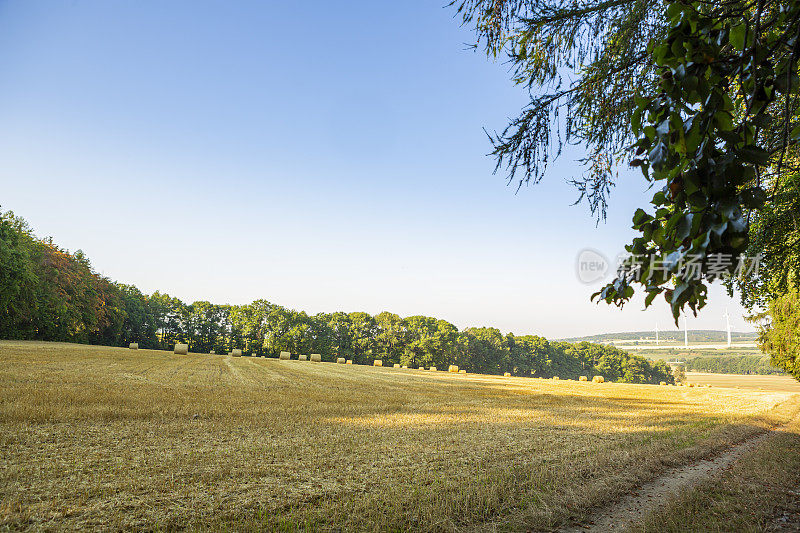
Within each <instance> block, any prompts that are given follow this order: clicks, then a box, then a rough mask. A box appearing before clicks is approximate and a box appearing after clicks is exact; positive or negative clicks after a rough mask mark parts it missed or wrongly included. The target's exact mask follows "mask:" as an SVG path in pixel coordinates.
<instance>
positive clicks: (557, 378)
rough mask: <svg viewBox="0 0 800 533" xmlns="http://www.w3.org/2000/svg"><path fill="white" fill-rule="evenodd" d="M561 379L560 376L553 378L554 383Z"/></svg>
mask: <svg viewBox="0 0 800 533" xmlns="http://www.w3.org/2000/svg"><path fill="white" fill-rule="evenodd" d="M559 379H561V378H560V377H558V376H553V381H558V380H559Z"/></svg>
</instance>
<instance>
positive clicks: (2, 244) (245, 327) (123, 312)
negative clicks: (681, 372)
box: [0, 212, 672, 383]
mask: <svg viewBox="0 0 800 533" xmlns="http://www.w3.org/2000/svg"><path fill="white" fill-rule="evenodd" d="M0 262H1V263H2V265H3V268H2V274H0V276H2V277H0V310H1V311H0V312H1V313H2V315H0V317H1V318H2V321H0V337H2V338H6V339H35V340H48V341H69V342H81V343H91V344H103V345H112V346H126V345H127V344H128V343H129V342H138V343H139V346H140V347H141V348H152V349H171V348H172V346H173V345H174V344H175V343H179V342H180V343H187V344H189V346H190V349H191V351H193V352H197V353H209V352H211V351H214V352H215V353H227V352H228V351H229V350H231V349H233V348H239V349H242V350H243V352H244V354H245V355H253V356H277V355H278V354H279V353H280V352H281V351H288V352H291V353H295V354H298V353H304V354H309V353H319V354H322V357H323V360H328V361H331V360H335V358H337V357H345V358H347V359H352V360H353V362H354V363H356V364H371V363H372V361H374V360H375V359H381V360H383V362H384V364H394V363H399V364H402V365H408V366H410V367H412V368H413V367H418V366H425V367H429V366H437V367H444V368H446V367H447V366H448V365H450V364H455V365H458V366H459V367H460V368H463V369H466V370H467V371H470V372H479V373H487V374H500V373H504V372H511V373H512V374H514V375H521V376H531V375H533V376H537V377H552V376H559V377H562V378H571V379H577V378H578V376H581V375H585V376H592V375H602V376H604V377H605V379H607V380H614V381H623V382H628V383H658V382H660V381H667V382H672V377H671V374H670V369H669V367H667V365H666V364H664V363H663V362H649V361H647V360H646V359H644V358H643V357H641V356H635V355H631V354H628V353H626V352H623V351H621V350H618V349H616V348H614V347H611V346H605V345H601V344H594V343H589V342H579V343H568V342H551V341H548V340H547V339H545V338H544V337H540V336H536V335H523V336H517V335H514V334H513V333H506V334H503V333H501V332H500V330H498V329H496V328H487V327H481V328H467V329H465V330H463V331H460V330H459V329H458V328H457V327H456V326H454V325H453V324H451V323H449V322H447V321H445V320H441V319H437V318H434V317H428V316H410V317H405V318H403V317H400V316H399V315H397V314H394V313H390V312H382V313H379V314H377V315H374V316H373V315H370V314H368V313H364V312H353V313H344V312H335V313H319V314H316V315H309V314H307V313H305V312H304V311H295V310H293V309H287V308H285V307H282V306H280V305H277V304H274V303H271V302H268V301H266V300H256V301H254V302H252V303H249V304H246V305H219V304H214V303H211V302H207V301H197V302H193V303H190V304H187V303H185V302H183V301H181V300H180V299H178V298H175V297H172V296H170V295H169V294H166V293H161V292H155V293H153V294H149V295H148V294H144V293H142V292H141V291H140V290H139V289H137V288H136V287H135V286H133V285H126V284H123V283H116V282H113V281H111V280H109V279H107V278H105V277H103V276H100V275H99V274H98V273H97V272H95V271H94V270H93V269H92V267H91V264H90V262H89V260H88V258H87V257H86V256H85V255H84V254H83V252H81V251H80V250H78V251H77V252H75V253H69V252H68V251H67V250H64V249H61V248H59V247H58V246H56V245H55V244H53V242H52V239H44V240H42V239H38V238H36V237H35V235H34V234H33V232H32V231H31V230H30V228H29V226H28V225H27V223H26V222H25V221H24V220H22V219H21V218H19V217H15V216H14V214H13V213H11V212H6V213H2V214H0Z"/></svg>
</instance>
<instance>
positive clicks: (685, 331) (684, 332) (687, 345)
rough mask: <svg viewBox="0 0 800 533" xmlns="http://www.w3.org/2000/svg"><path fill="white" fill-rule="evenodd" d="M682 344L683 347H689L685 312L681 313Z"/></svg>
mask: <svg viewBox="0 0 800 533" xmlns="http://www.w3.org/2000/svg"><path fill="white" fill-rule="evenodd" d="M683 346H684V348H688V347H689V325H688V322H687V320H686V313H684V314H683Z"/></svg>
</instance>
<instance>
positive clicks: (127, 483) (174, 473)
mask: <svg viewBox="0 0 800 533" xmlns="http://www.w3.org/2000/svg"><path fill="white" fill-rule="evenodd" d="M0 362H2V365H0V502H2V503H0V530H2V529H3V528H6V529H12V530H26V529H30V530H39V529H47V530H73V529H76V528H81V529H103V530H120V529H130V528H135V529H154V530H177V529H192V530H220V529H223V530H224V529H229V530H264V529H267V530H285V531H295V530H304V531H306V530H339V529H340V530H361V531H363V530H368V531H369V530H376V531H384V530H403V529H414V530H427V531H457V530H470V531H472V530H495V529H502V530H527V529H541V528H554V527H558V526H560V525H563V524H566V523H569V522H570V521H571V520H573V519H581V518H585V517H586V516H588V515H590V514H591V512H592V509H593V508H595V507H596V506H598V505H602V504H604V503H607V502H610V501H613V500H615V499H616V498H617V497H618V496H619V495H621V494H623V493H625V492H626V491H628V490H630V489H631V488H632V487H633V486H635V485H636V484H638V483H640V482H641V481H643V480H645V479H649V478H652V477H654V476H656V475H658V473H660V472H662V471H664V470H665V469H667V468H669V467H671V466H675V465H679V464H683V463H686V462H688V461H691V460H694V459H697V458H700V457H704V456H707V455H709V454H712V453H714V452H717V451H719V450H721V449H723V448H725V447H726V446H728V445H729V444H730V443H732V442H736V441H739V440H742V439H744V438H746V437H748V436H750V435H753V434H755V433H757V432H759V431H761V430H762V429H763V428H764V427H766V426H768V425H771V424H776V423H782V422H785V421H786V420H788V419H789V418H791V417H792V416H794V414H795V412H796V411H797V408H798V406H799V405H800V402H798V397H797V396H794V395H792V394H791V393H788V392H765V391H745V390H733V389H722V388H688V387H669V386H653V385H622V384H614V383H605V384H597V383H591V382H589V383H586V382H575V381H567V380H560V381H551V380H541V379H533V378H506V377H499V376H480V375H473V374H466V375H463V374H454V373H449V372H441V371H440V372H429V371H419V370H404V369H393V368H381V367H367V366H357V365H337V364H335V363H311V362H301V361H295V360H292V361H280V360H277V359H255V358H249V357H236V358H232V357H228V356H220V355H216V356H214V355H197V354H190V355H188V356H179V355H174V354H172V353H170V352H160V351H150V350H138V351H132V350H128V349H123V348H106V347H96V346H83V345H73V344H60V343H36V342H17V341H0Z"/></svg>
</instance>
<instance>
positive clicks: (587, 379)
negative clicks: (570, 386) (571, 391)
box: [578, 376, 589, 381]
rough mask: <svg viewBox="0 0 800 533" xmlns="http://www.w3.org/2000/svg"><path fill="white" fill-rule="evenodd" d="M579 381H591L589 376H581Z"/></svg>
mask: <svg viewBox="0 0 800 533" xmlns="http://www.w3.org/2000/svg"><path fill="white" fill-rule="evenodd" d="M578 381H589V378H587V377H586V376H581V377H579V378H578Z"/></svg>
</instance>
